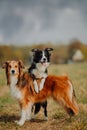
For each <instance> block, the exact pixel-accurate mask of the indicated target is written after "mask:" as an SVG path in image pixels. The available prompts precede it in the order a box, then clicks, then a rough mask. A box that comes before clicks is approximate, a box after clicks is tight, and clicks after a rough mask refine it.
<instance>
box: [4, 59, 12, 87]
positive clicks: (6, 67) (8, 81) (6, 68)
mask: <svg viewBox="0 0 87 130" xmlns="http://www.w3.org/2000/svg"><path fill="white" fill-rule="evenodd" d="M9 63H10V61H6V62H5V63H4V64H3V65H2V68H3V69H5V72H6V77H7V85H9V84H10V78H9V74H8V65H9Z"/></svg>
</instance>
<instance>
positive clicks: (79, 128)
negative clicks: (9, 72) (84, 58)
mask: <svg viewBox="0 0 87 130" xmlns="http://www.w3.org/2000/svg"><path fill="white" fill-rule="evenodd" d="M48 70H49V74H55V75H65V74H67V75H68V76H69V77H70V79H71V80H72V82H73V85H74V89H75V92H76V97H77V101H78V105H79V114H78V115H77V116H75V117H72V119H71V120H70V119H69V116H68V115H67V113H66V112H65V111H64V110H63V109H62V108H61V107H60V106H59V105H58V104H57V103H56V102H54V101H53V100H52V99H48V108H47V110H48V121H44V120H43V118H44V116H43V109H41V111H40V112H39V113H38V115H37V117H36V119H34V120H31V121H28V122H26V123H25V124H24V125H23V126H22V127H20V126H18V125H16V124H15V123H14V120H16V119H19V117H20V115H19V114H20V112H19V111H20V109H19V105H18V103H17V101H16V100H15V99H13V98H12V97H11V96H10V92H9V87H8V86H7V85H6V77H5V72H4V70H2V69H0V130H35V129H36V130H87V63H78V64H69V65H51V66H50V67H49V69H48Z"/></svg>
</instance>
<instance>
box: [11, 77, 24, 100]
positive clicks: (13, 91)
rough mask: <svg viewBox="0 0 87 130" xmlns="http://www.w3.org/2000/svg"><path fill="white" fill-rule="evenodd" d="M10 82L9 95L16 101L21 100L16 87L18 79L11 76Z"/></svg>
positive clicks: (19, 92)
mask: <svg viewBox="0 0 87 130" xmlns="http://www.w3.org/2000/svg"><path fill="white" fill-rule="evenodd" d="M10 80H11V84H10V90H11V95H12V96H13V97H15V98H17V99H22V93H21V91H20V90H19V88H18V87H17V85H16V84H17V81H18V79H17V78H16V77H15V76H11V77H10Z"/></svg>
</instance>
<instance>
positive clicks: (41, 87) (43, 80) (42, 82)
mask: <svg viewBox="0 0 87 130" xmlns="http://www.w3.org/2000/svg"><path fill="white" fill-rule="evenodd" d="M44 82H45V78H43V79H42V80H41V83H40V87H39V91H41V90H42V89H43V87H44Z"/></svg>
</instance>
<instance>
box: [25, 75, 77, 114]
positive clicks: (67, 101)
mask: <svg viewBox="0 0 87 130" xmlns="http://www.w3.org/2000/svg"><path fill="white" fill-rule="evenodd" d="M24 80H25V81H26V83H27V85H25V87H24V89H26V90H28V93H27V91H25V93H24V95H26V96H25V99H24V100H30V101H32V102H33V103H36V102H42V101H44V100H46V99H47V98H48V97H53V99H55V100H56V101H57V102H58V103H59V104H60V105H62V106H63V107H64V109H65V110H66V111H67V112H68V110H69V109H71V110H72V111H73V114H75V115H76V114H77V113H78V105H77V103H76V98H75V93H74V90H73V91H72V92H71V86H69V83H68V81H69V79H68V77H67V76H54V75H49V76H48V77H47V79H46V81H45V85H44V88H43V90H42V91H40V92H39V93H38V94H36V93H35V91H34V87H33V80H32V78H31V76H30V75H29V74H27V73H25V74H24ZM72 89H73V88H72ZM70 93H71V94H72V96H71V97H72V98H71V97H70V96H69V95H70ZM68 114H71V113H69V112H68Z"/></svg>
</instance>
